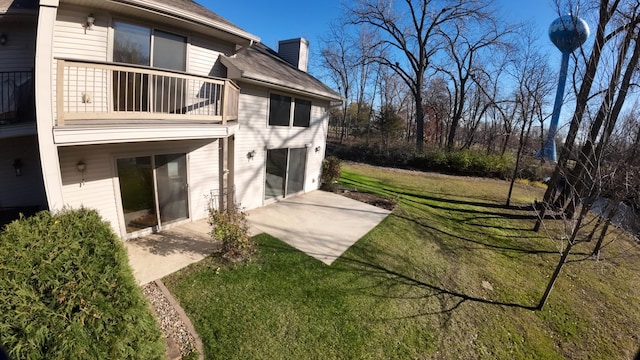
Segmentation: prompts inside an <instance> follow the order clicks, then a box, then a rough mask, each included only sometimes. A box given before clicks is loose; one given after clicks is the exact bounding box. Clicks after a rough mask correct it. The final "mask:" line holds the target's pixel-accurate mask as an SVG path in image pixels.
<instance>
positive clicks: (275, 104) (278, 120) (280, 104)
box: [269, 94, 291, 126]
mask: <svg viewBox="0 0 640 360" xmlns="http://www.w3.org/2000/svg"><path fill="white" fill-rule="evenodd" d="M290 119H291V97H289V96H284V95H278V94H271V101H270V103H269V125H272V126H289V121H290Z"/></svg>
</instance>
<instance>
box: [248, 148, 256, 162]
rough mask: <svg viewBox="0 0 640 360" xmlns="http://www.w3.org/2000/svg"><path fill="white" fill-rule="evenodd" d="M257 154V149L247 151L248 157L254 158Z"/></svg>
mask: <svg viewBox="0 0 640 360" xmlns="http://www.w3.org/2000/svg"><path fill="white" fill-rule="evenodd" d="M255 156H256V151H255V150H251V151H249V152H248V153H247V159H249V160H252V159H253V158H254V157H255Z"/></svg>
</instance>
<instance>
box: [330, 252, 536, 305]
mask: <svg viewBox="0 0 640 360" xmlns="http://www.w3.org/2000/svg"><path fill="white" fill-rule="evenodd" d="M340 259H341V260H342V262H343V264H345V265H347V266H346V267H345V269H349V270H350V271H357V272H363V273H366V274H368V275H370V276H378V277H381V281H380V282H378V284H377V285H378V286H376V288H378V289H379V288H380V287H382V286H385V287H387V288H392V287H396V286H408V287H413V288H417V289H420V290H425V291H426V293H425V294H424V295H420V296H413V297H404V296H393V295H391V294H389V293H387V294H385V295H384V297H388V298H403V299H414V300H418V299H420V300H425V299H428V298H439V297H442V296H447V297H450V298H453V299H455V301H454V302H453V305H450V306H447V307H445V308H442V309H441V310H439V311H426V312H420V313H417V314H413V315H409V316H405V317H401V318H413V317H420V316H425V315H437V314H444V313H449V312H453V311H455V310H456V309H458V308H459V307H460V306H461V305H462V304H464V303H465V302H475V303H480V304H488V305H498V306H504V307H510V308H520V309H525V310H536V308H537V307H536V306H533V305H525V304H519V303H515V302H505V301H496V300H491V299H486V298H482V297H477V296H472V295H468V294H465V293H463V292H460V291H457V290H451V289H447V288H445V287H444V286H441V285H436V284H433V283H429V282H426V281H424V280H419V279H416V278H414V277H411V276H408V275H405V274H402V273H400V272H398V271H396V270H393V269H391V268H389V267H386V266H383V265H380V264H376V263H374V262H372V261H364V260H360V259H357V258H354V257H349V256H346V257H341V258H340ZM440 303H441V304H443V302H442V301H441V302H440Z"/></svg>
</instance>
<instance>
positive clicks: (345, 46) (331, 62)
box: [320, 21, 354, 143]
mask: <svg viewBox="0 0 640 360" xmlns="http://www.w3.org/2000/svg"><path fill="white" fill-rule="evenodd" d="M321 41H322V48H321V50H320V54H321V58H322V66H323V67H324V68H325V69H326V70H327V71H328V72H329V78H330V79H331V81H332V82H333V84H334V86H335V87H336V88H338V90H339V92H340V95H341V96H342V97H343V98H344V101H343V102H342V108H341V109H342V111H341V115H340V119H339V122H338V123H339V128H340V143H342V142H343V141H344V137H345V135H346V129H347V114H348V112H347V110H348V106H349V103H350V102H351V99H352V89H351V86H352V83H353V78H354V73H353V65H354V54H353V50H352V49H353V47H352V46H351V45H352V39H351V37H350V35H349V32H348V30H347V28H346V25H345V24H344V23H341V22H339V21H337V22H334V23H333V24H332V25H331V26H330V32H329V35H328V36H327V37H326V38H324V39H322V40H321ZM336 130H337V128H336Z"/></svg>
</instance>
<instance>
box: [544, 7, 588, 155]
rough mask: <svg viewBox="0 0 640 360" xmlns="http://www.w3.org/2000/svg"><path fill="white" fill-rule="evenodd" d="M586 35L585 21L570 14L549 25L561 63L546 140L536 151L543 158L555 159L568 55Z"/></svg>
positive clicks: (550, 34)
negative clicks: (559, 53)
mask: <svg viewBox="0 0 640 360" xmlns="http://www.w3.org/2000/svg"><path fill="white" fill-rule="evenodd" d="M588 37H589V26H588V25H587V23H586V22H585V21H584V20H582V19H581V18H579V17H577V16H574V15H572V14H569V15H564V16H561V17H559V18H557V19H555V20H554V21H553V22H552V23H551V26H550V27H549V38H550V39H551V42H553V44H554V45H555V46H556V47H557V48H558V49H559V50H560V52H562V63H561V65H560V77H559V79H558V90H557V91H556V100H555V103H554V104H553V114H552V116H551V123H550V124H549V132H548V135H547V140H546V142H545V144H544V148H543V149H541V150H540V152H538V157H541V158H543V159H545V160H551V161H554V162H555V161H557V156H556V132H557V131H558V119H559V118H560V110H561V109H562V99H563V97H564V86H565V83H566V82H567V69H568V67H569V55H570V54H571V53H572V52H573V51H574V50H575V49H577V48H579V47H580V46H581V45H582V44H584V42H585V41H586V40H587V38H588Z"/></svg>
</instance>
